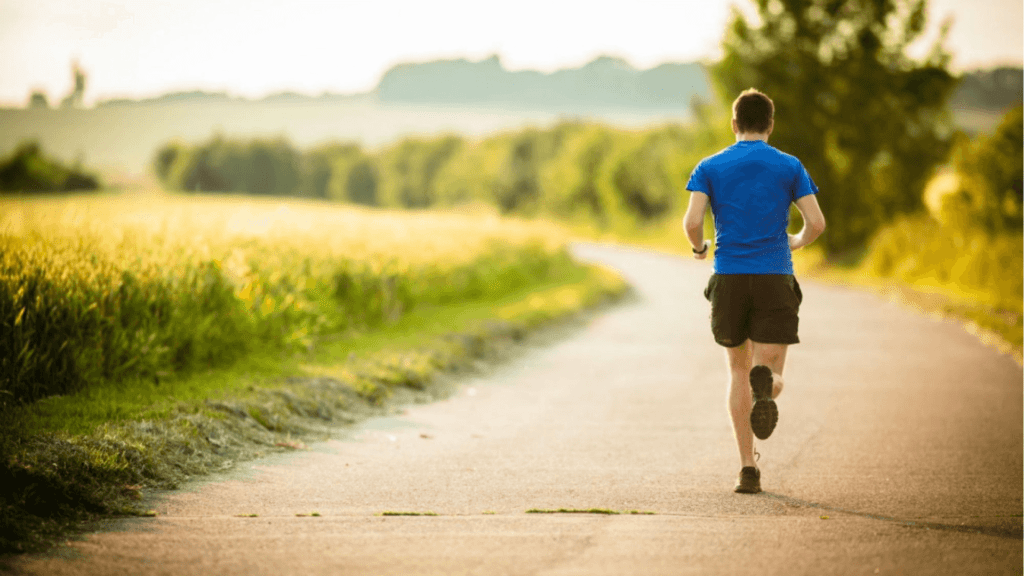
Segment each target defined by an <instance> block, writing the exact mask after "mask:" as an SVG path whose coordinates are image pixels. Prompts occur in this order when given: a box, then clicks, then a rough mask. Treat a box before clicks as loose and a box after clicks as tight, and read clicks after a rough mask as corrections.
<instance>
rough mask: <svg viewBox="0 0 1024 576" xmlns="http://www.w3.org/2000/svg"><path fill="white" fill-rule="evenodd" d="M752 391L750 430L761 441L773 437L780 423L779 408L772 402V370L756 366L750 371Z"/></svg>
mask: <svg viewBox="0 0 1024 576" xmlns="http://www.w3.org/2000/svg"><path fill="white" fill-rule="evenodd" d="M750 390H751V392H752V393H753V396H754V407H753V408H752V409H751V410H750V428H751V430H753V431H754V436H756V437H757V438H758V439H759V440H765V439H767V438H768V437H769V436H771V435H772V432H773V431H774V430H775V425H776V424H778V423H779V407H778V406H777V405H776V404H775V400H772V370H771V368H769V367H767V366H754V367H753V368H752V369H751V370H750Z"/></svg>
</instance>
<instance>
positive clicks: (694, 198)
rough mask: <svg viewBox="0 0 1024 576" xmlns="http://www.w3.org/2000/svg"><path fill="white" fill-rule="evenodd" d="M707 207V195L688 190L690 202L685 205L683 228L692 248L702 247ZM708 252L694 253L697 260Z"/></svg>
mask: <svg viewBox="0 0 1024 576" xmlns="http://www.w3.org/2000/svg"><path fill="white" fill-rule="evenodd" d="M707 209H708V195H707V194H705V193H703V192H690V204H689V206H687V207H686V215H685V216H683V230H685V231H686V237H687V238H689V240H690V244H691V245H692V246H693V249H694V250H698V251H699V250H701V249H702V248H704V213H705V212H707ZM707 256H708V253H707V252H706V251H705V252H704V253H703V254H694V255H693V257H694V258H696V259H698V260H703V259H705V258H707Z"/></svg>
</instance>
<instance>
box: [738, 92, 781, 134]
mask: <svg viewBox="0 0 1024 576" xmlns="http://www.w3.org/2000/svg"><path fill="white" fill-rule="evenodd" d="M732 117H733V118H734V119H735V120H736V127H737V128H738V129H739V131H740V132H741V133H747V134H764V133H765V132H767V131H768V128H769V127H770V126H771V124H772V119H773V118H774V117H775V103H774V102H772V99H771V98H769V97H768V96H766V95H765V94H764V93H763V92H761V91H759V90H755V89H754V88H748V89H746V90H744V91H743V92H741V93H740V95H739V97H738V98H736V101H735V102H733V103H732Z"/></svg>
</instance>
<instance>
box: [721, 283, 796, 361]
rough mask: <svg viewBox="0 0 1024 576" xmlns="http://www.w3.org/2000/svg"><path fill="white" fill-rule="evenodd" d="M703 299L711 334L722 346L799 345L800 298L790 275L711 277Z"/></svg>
mask: <svg viewBox="0 0 1024 576" xmlns="http://www.w3.org/2000/svg"><path fill="white" fill-rule="evenodd" d="M704 297H705V298H707V299H708V300H710V301H711V333H712V334H714V336H715V342H718V343H719V344H721V345H722V346H725V347H727V348H732V347H735V346H741V345H743V343H744V342H746V341H747V339H750V340H753V341H754V342H761V343H763V344H796V343H798V342H800V338H798V337H797V326H798V324H799V322H800V320H799V318H798V316H797V313H798V312H799V311H800V302H802V301H803V299H804V296H803V293H802V292H801V291H800V284H798V283H797V281H796V278H794V277H793V275H792V274H712V275H711V279H710V280H708V287H707V288H706V289H705V290H704Z"/></svg>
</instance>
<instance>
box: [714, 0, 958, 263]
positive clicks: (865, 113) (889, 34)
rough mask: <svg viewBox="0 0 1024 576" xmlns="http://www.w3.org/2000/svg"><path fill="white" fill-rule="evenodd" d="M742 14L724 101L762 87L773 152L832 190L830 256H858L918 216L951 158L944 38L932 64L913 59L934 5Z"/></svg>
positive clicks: (916, 2) (785, 6) (735, 21)
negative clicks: (894, 223) (885, 227)
mask: <svg viewBox="0 0 1024 576" xmlns="http://www.w3.org/2000/svg"><path fill="white" fill-rule="evenodd" d="M755 1H756V7H757V12H758V15H759V18H760V20H761V22H760V25H759V26H756V27H755V26H752V25H751V24H750V23H748V21H747V19H746V18H745V17H744V16H743V15H742V14H741V13H740V12H739V11H738V10H734V12H733V17H732V22H731V24H730V27H729V29H728V31H727V33H726V37H725V39H724V41H723V48H724V56H723V58H722V60H721V62H720V63H718V64H717V65H716V66H715V67H714V68H713V69H712V75H713V78H714V80H715V83H716V85H717V87H718V89H719V90H720V95H721V97H722V98H723V100H728V101H730V102H731V100H732V99H733V98H735V97H736V95H738V94H739V92H740V91H742V90H743V89H746V88H749V87H755V88H758V89H760V90H762V91H764V92H765V93H767V94H768V96H769V97H771V98H772V99H773V100H774V102H775V118H776V125H775V131H774V132H773V133H772V137H771V142H772V144H773V145H774V146H776V147H778V148H779V149H780V150H782V151H784V152H789V153H791V154H794V155H795V156H797V157H798V158H800V160H801V161H802V162H803V163H804V165H805V166H806V167H807V169H808V172H810V174H811V177H812V178H813V179H814V181H815V183H816V184H817V185H818V187H819V188H820V190H821V194H820V197H819V202H820V204H821V207H822V211H823V212H824V213H825V216H826V218H827V219H828V221H829V231H828V232H827V233H826V235H825V236H824V237H823V238H822V243H823V244H824V246H825V248H826V250H827V251H828V252H829V253H831V254H836V253H839V252H844V251H847V250H851V249H856V248H859V247H860V246H862V245H863V244H864V243H865V242H866V240H867V239H868V238H869V237H870V235H871V234H872V233H873V232H874V231H875V230H876V229H877V228H878V227H879V226H881V225H882V224H884V223H885V222H887V221H888V220H889V219H891V218H892V217H893V216H895V215H897V214H900V213H907V212H912V211H916V210H919V209H920V208H921V206H922V199H921V191H922V190H923V188H924V185H925V183H926V182H927V180H928V178H929V177H930V176H931V174H932V172H933V169H934V167H935V165H936V164H938V163H939V162H941V161H943V160H944V159H945V158H946V156H947V154H948V151H949V146H950V137H951V133H952V130H951V128H949V124H948V113H947V112H946V106H945V103H946V100H947V98H948V97H949V95H950V93H951V91H952V90H953V88H954V87H955V85H956V80H955V79H954V78H953V77H952V76H951V75H950V74H949V72H948V71H947V65H948V62H949V55H948V53H946V52H945V50H944V49H943V47H942V43H943V41H944V37H945V33H944V32H943V34H942V36H940V38H939V40H938V41H937V42H936V43H935V45H934V46H933V47H932V49H931V52H930V54H929V55H928V56H927V57H926V58H924V59H923V60H921V61H917V60H914V59H911V58H910V57H909V56H907V54H906V48H907V46H908V45H909V44H910V43H911V42H913V41H914V40H915V39H916V38H918V37H919V36H920V35H921V33H922V32H923V30H924V26H925V9H926V0H908V1H900V2H897V1H895V0H755Z"/></svg>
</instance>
